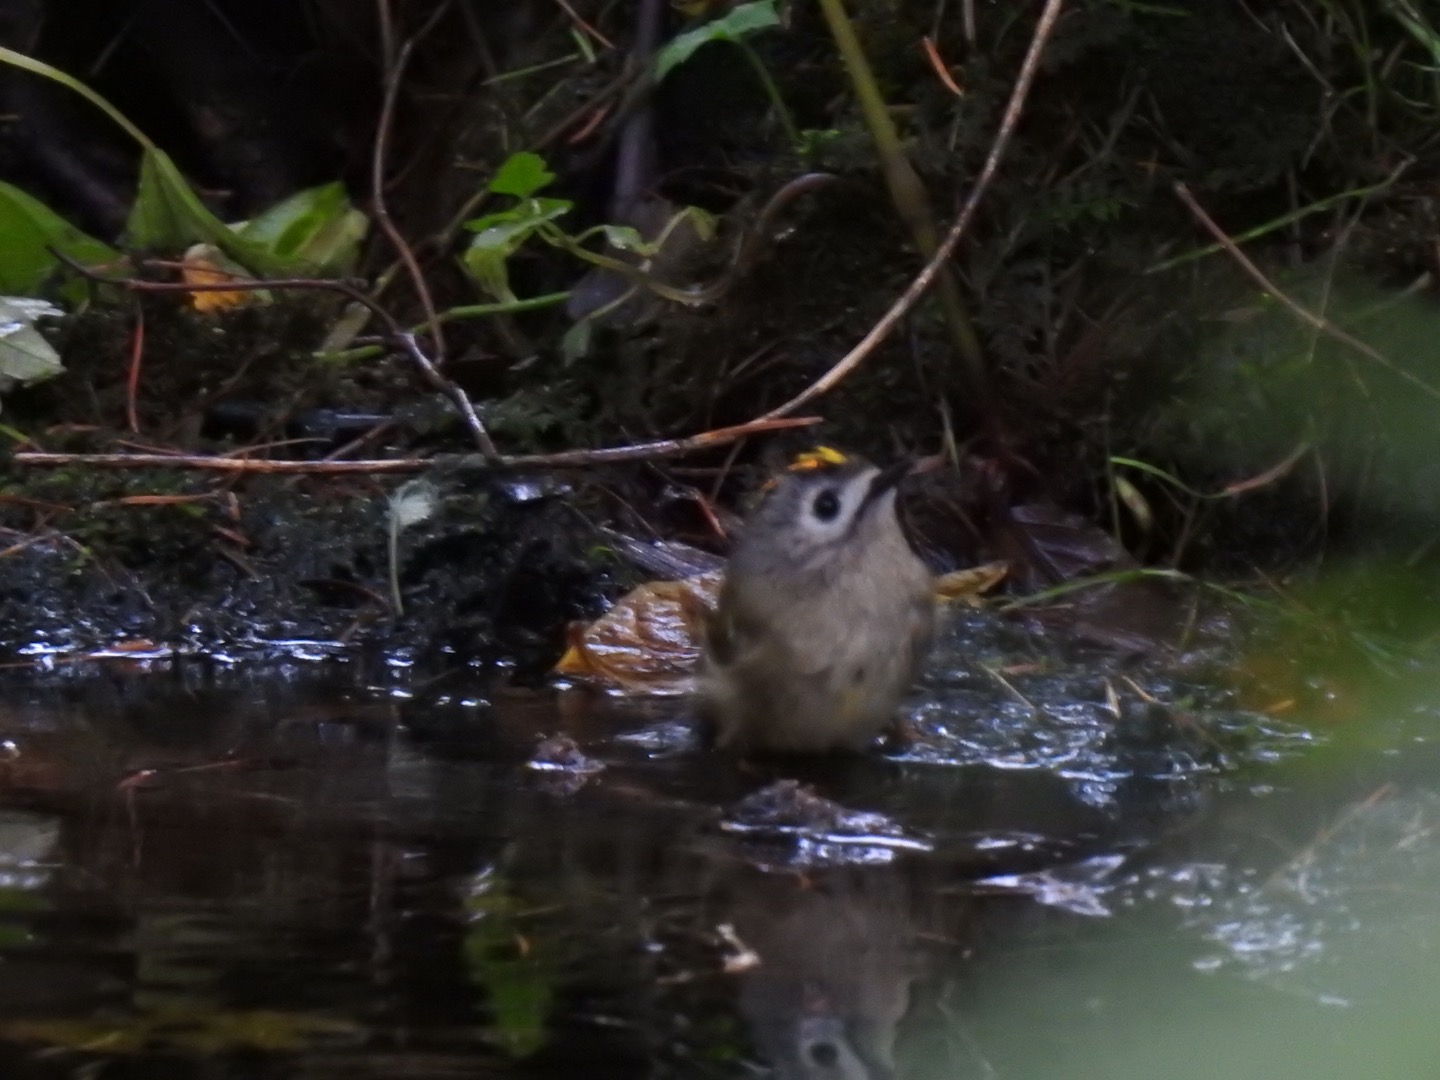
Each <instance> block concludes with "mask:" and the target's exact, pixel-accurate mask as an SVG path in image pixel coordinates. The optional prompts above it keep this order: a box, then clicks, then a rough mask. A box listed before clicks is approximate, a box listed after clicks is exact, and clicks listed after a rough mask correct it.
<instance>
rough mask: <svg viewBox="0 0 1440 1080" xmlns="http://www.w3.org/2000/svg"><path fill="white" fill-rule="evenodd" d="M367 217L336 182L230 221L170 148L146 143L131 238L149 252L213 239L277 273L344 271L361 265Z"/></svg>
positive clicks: (257, 267)
mask: <svg viewBox="0 0 1440 1080" xmlns="http://www.w3.org/2000/svg"><path fill="white" fill-rule="evenodd" d="M367 227H368V223H367V221H366V219H365V216H364V215H363V214H361V213H360V212H359V211H357V210H354V209H352V208H351V206H350V200H349V197H348V196H347V195H346V194H345V189H344V187H343V186H342V185H340V184H338V183H332V184H324V185H321V186H320V187H316V188H310V189H308V190H306V191H301V192H298V193H296V194H295V195H292V196H290V197H289V198H288V199H285V200H283V201H281V202H279V203H277V204H276V205H275V206H273V207H271V208H270V209H269V210H266V211H265V212H264V213H263V214H261V215H260V216H259V217H257V218H256V219H255V220H254V221H251V222H248V223H246V224H242V225H237V226H230V225H226V224H225V223H224V222H223V221H221V220H220V219H219V218H218V217H216V216H215V215H214V214H212V213H211V212H210V210H209V209H208V208H207V207H206V206H205V204H204V203H202V202H201V201H200V199H199V197H198V196H196V194H195V192H194V190H193V189H191V187H190V185H189V184H188V183H186V181H185V178H184V177H183V176H181V174H180V170H179V169H178V168H176V166H175V163H174V162H173V161H171V160H170V158H169V156H168V155H167V154H165V153H164V151H161V150H156V149H147V150H146V151H145V153H144V154H143V156H142V157H141V162H140V188H139V191H138V192H137V194H136V196H135V205H134V206H133V207H132V208H131V210H130V218H129V221H128V222H127V224H126V230H125V231H126V236H127V238H128V239H129V241H130V243H132V244H134V245H135V246H136V247H138V248H141V249H144V250H160V251H180V250H183V249H184V248H186V247H189V246H190V245H191V244H194V243H197V242H204V243H208V244H213V245H215V246H216V247H217V248H219V249H220V250H221V251H223V252H224V253H225V254H226V255H228V256H229V257H230V258H232V259H234V260H235V261H236V262H237V263H239V264H240V265H241V266H243V267H245V268H246V269H247V270H251V271H254V272H257V273H262V274H270V275H275V276H284V275H297V274H298V275H314V274H322V273H340V272H343V271H345V270H347V269H349V268H350V267H352V266H353V265H354V263H355V259H356V257H357V255H358V253H359V249H360V242H361V240H363V239H364V237H365V232H366V229H367Z"/></svg>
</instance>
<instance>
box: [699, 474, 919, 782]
mask: <svg viewBox="0 0 1440 1080" xmlns="http://www.w3.org/2000/svg"><path fill="white" fill-rule="evenodd" d="M908 471H909V463H908V462H907V463H902V464H900V465H897V466H895V467H893V468H888V469H884V470H881V469H878V468H876V467H875V466H873V465H871V464H870V463H869V462H867V461H865V460H863V459H861V458H856V457H849V456H846V455H844V454H841V453H839V452H837V451H835V450H831V449H829V448H821V449H820V450H817V451H814V452H812V453H809V454H804V455H801V456H800V457H799V458H797V459H796V461H795V463H794V464H792V465H791V466H790V467H789V469H787V470H786V471H785V472H784V473H782V474H781V475H780V476H779V478H778V479H776V480H775V481H773V482H772V485H771V486H770V488H769V490H768V491H766V493H765V494H764V496H763V499H762V501H761V502H760V504H759V506H758V507H757V508H756V509H755V511H754V512H753V514H752V515H751V516H750V517H749V519H748V520H747V521H746V523H745V526H744V530H743V532H742V534H741V536H740V539H739V540H738V542H737V543H736V545H735V549H734V552H733V553H732V555H731V556H730V561H729V563H728V564H727V566H726V571H725V581H724V584H723V585H722V586H721V590H720V597H719V600H718V602H717V604H716V607H715V610H714V611H713V612H712V613H711V615H710V616H709V618H708V619H707V621H706V625H705V631H704V641H703V647H702V653H701V660H700V670H699V680H698V690H699V703H700V713H701V716H702V718H703V719H704V720H705V721H706V722H707V724H708V725H709V726H710V728H711V730H712V731H713V734H714V739H715V742H716V744H717V745H719V746H721V747H732V748H735V749H738V750H741V751H761V752H766V751H772V752H797V753H816V752H822V751H827V750H838V749H855V750H859V749H864V748H865V747H866V746H868V745H869V744H870V743H871V742H872V741H873V740H874V738H875V736H876V735H877V734H879V733H880V732H881V731H882V730H883V729H884V728H886V727H887V726H888V725H889V724H890V723H891V722H892V721H893V719H894V717H895V710H896V708H897V706H898V705H899V701H900V698H901V696H902V695H903V694H904V693H905V691H906V690H907V689H908V688H909V686H910V683H911V681H912V680H913V678H914V676H915V672H916V668H917V667H918V666H919V663H920V661H921V659H922V658H923V656H924V653H925V650H926V648H927V646H928V644H929V640H930V636H931V631H932V628H933V624H934V613H935V599H934V579H933V575H932V574H931V572H930V570H929V568H928V567H926V565H925V564H924V563H923V562H921V560H920V558H919V557H918V556H917V555H916V554H915V552H914V550H913V549H912V548H911V546H910V543H909V541H908V540H907V539H906V537H905V533H904V531H903V530H902V528H901V525H900V520H899V517H898V516H897V513H896V508H895V486H896V484H897V483H899V481H900V479H901V477H903V476H904V475H905V474H906V473H907V472H908Z"/></svg>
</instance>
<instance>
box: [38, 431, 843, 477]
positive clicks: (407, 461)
mask: <svg viewBox="0 0 1440 1080" xmlns="http://www.w3.org/2000/svg"><path fill="white" fill-rule="evenodd" d="M819 422H820V417H818V416H796V417H789V418H785V419H775V420H751V421H750V422H748V423H745V424H736V425H735V426H734V427H725V428H716V429H714V430H713V431H704V432H701V433H700V434H699V435H690V436H688V437H686V438H683V439H656V440H654V441H652V442H643V443H632V444H630V445H629V446H607V447H601V448H599V449H596V450H560V451H557V452H555V453H551V454H516V455H513V456H499V457H495V458H490V457H486V456H484V455H468V456H467V455H442V456H437V457H433V458H371V459H369V460H359V461H266V460H263V459H257V458H227V457H215V456H212V455H208V454H205V455H202V454H178V455H172V454H47V453H40V452H36V451H20V452H19V453H16V454H12V455H11V457H10V460H11V461H13V462H14V463H15V464H16V465H32V466H35V467H37V468H56V467H60V466H65V465H93V466H96V467H99V468H108V469H206V470H210V471H213V472H228V473H312V474H331V475H333V474H337V473H416V472H423V471H425V470H426V469H431V468H434V467H436V466H437V465H452V466H455V467H458V468H461V469H469V468H474V469H477V470H494V469H565V468H584V467H589V466H593V465H612V464H615V463H616V462H622V461H646V460H651V459H655V458H670V457H680V456H682V455H684V454H692V453H694V452H695V451H697V450H709V449H712V448H714V447H717V446H725V445H726V444H728V443H732V442H735V441H736V440H737V439H744V438H748V437H749V436H751V435H758V434H761V433H762V432H766V431H782V430H785V429H788V428H799V427H810V426H811V425H813V424H818V423H819Z"/></svg>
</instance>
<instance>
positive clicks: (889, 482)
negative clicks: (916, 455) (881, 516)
mask: <svg viewBox="0 0 1440 1080" xmlns="http://www.w3.org/2000/svg"><path fill="white" fill-rule="evenodd" d="M914 464H915V463H914V462H913V461H910V460H908V459H907V460H902V461H897V462H896V463H895V464H894V465H890V466H888V467H886V468H884V469H881V470H880V471H879V472H877V473H876V474H875V475H874V476H873V477H872V478H871V480H870V486H869V488H867V489H866V491H865V498H864V500H863V501H862V502H861V504H860V507H861V511H862V512H863V511H864V509H865V508H867V507H869V506H873V505H874V504H875V503H877V502H879V501H880V499H881V497H882V496H884V495H885V493H886V492H887V491H893V490H894V489H895V485H896V484H898V483H900V481H901V480H903V479H905V477H907V476H909V475H910V470H911V468H912V467H913V466H914Z"/></svg>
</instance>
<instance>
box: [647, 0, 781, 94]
mask: <svg viewBox="0 0 1440 1080" xmlns="http://www.w3.org/2000/svg"><path fill="white" fill-rule="evenodd" d="M779 25H780V15H779V14H778V13H777V12H776V10H775V3H774V0H753V2H752V3H748V4H739V5H737V6H736V7H735V8H733V9H732V10H731V11H730V12H729V13H728V14H726V15H723V16H721V17H720V18H718V19H712V20H711V21H710V22H708V23H706V24H705V25H704V26H697V27H696V28H695V29H694V30H687V31H686V32H685V33H683V34H677V35H676V36H675V37H674V38H672V39H671V40H670V41H669V42H667V43H666V44H665V45H664V47H662V48H661V49H659V50H657V51H656V53H655V78H656V79H657V80H659V79H663V78H665V76H666V75H668V74H670V72H672V71H674V70H675V68H677V67H678V66H679V65H681V64H683V63H684V62H685V61H686V60H688V59H690V57H691V56H693V55H694V54H695V51H696V50H697V49H699V48H700V47H701V46H702V45H708V44H710V43H711V42H712V41H729V42H736V43H738V42H741V41H744V40H745V38H747V37H749V36H751V35H752V34H756V33H759V32H760V31H761V30H769V29H770V28H772V27H775V26H779Z"/></svg>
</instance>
